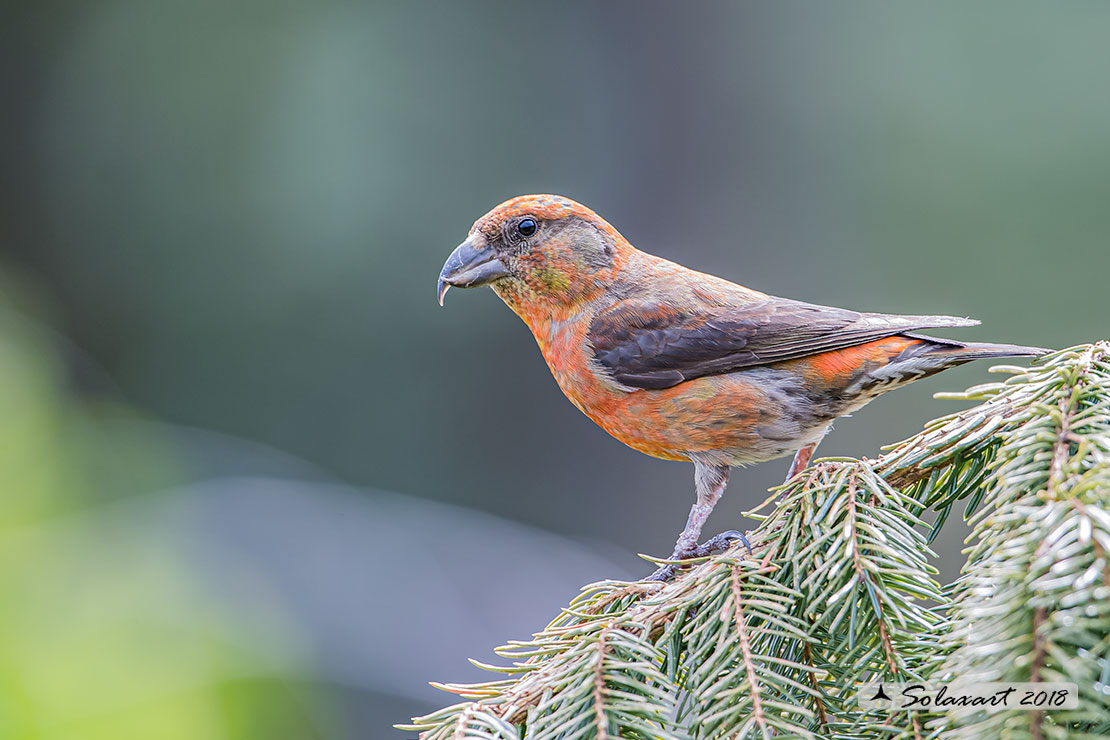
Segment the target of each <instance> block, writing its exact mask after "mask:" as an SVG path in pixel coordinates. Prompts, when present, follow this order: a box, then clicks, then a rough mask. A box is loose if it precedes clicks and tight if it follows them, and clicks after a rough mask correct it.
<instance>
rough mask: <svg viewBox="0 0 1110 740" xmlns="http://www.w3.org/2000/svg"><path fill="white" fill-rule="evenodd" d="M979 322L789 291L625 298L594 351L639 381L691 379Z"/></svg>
mask: <svg viewBox="0 0 1110 740" xmlns="http://www.w3.org/2000/svg"><path fill="white" fill-rule="evenodd" d="M976 323H978V322H977V321H974V320H971V319H962V318H958V317H955V316H893V315H886V314H874V313H858V312H856V311H849V310H847V309H843V308H832V307H829V306H817V305H813V304H810V303H802V302H800V301H791V300H787V299H783V298H770V299H767V300H763V301H758V302H755V303H751V304H748V305H744V306H708V307H704V308H699V309H697V310H694V311H690V310H683V309H680V308H677V307H675V306H671V305H667V304H663V303H656V302H651V301H646V300H637V299H626V300H623V301H620V302H619V303H617V304H616V305H614V306H613V307H612V308H610V309H608V310H606V311H604V312H602V313H601V314H599V315H598V316H597V317H595V318H594V320H593V323H592V324H591V325H590V331H589V339H590V342H591V343H592V345H593V348H594V357H595V359H596V360H597V361H598V362H599V363H600V364H601V365H602V367H604V368H606V369H607V370H609V372H611V373H612V374H613V376H614V378H616V380H617V381H618V382H620V383H622V384H624V385H627V386H629V387H632V388H645V389H647V388H654V389H659V388H670V387H672V386H675V385H678V384H679V383H682V382H683V381H686V380H692V379H693V378H700V377H703V376H706V375H718V374H721V373H728V372H733V371H735V370H740V369H742V368H746V367H753V366H756V365H765V364H768V363H772V362H782V361H784V360H792V359H795V358H798V357H806V356H808V355H814V354H819V353H821V352H829V351H832V350H836V349H843V348H845V347H852V346H855V345H857V344H863V343H865V342H870V341H873V340H876V339H881V338H883V337H888V336H893V335H895V334H902V333H904V332H908V331H914V330H917V329H925V328H932V327H941V326H971V325H974V324H976Z"/></svg>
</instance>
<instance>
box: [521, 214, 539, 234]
mask: <svg viewBox="0 0 1110 740" xmlns="http://www.w3.org/2000/svg"><path fill="white" fill-rule="evenodd" d="M539 227H540V225H539V224H538V223H536V219H534V218H522V219H520V223H518V224H517V225H516V231H517V233H518V234H520V235H521V236H523V237H524V238H525V239H527V238H528V237H530V236H532V234H535V233H536V229H538V228H539Z"/></svg>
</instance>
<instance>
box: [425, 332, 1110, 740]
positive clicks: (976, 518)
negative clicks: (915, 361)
mask: <svg viewBox="0 0 1110 740" xmlns="http://www.w3.org/2000/svg"><path fill="white" fill-rule="evenodd" d="M996 369H1001V370H1003V371H1005V372H1009V373H1011V377H1010V378H1008V379H1007V380H1006V381H1005V382H1000V383H990V384H985V385H981V386H977V387H975V388H972V389H970V390H968V391H967V392H965V393H963V394H952V395H950V396H949V397H955V398H960V399H964V400H975V401H979V402H980V403H979V405H977V406H975V407H972V408H969V409H967V410H965V411H962V412H959V413H957V414H952V415H949V416H946V417H944V418H941V419H937V420H936V421H933V422H930V423H929V424H928V425H927V426H926V428H925V430H924V431H922V432H921V433H920V434H917V435H915V436H914V437H912V438H910V439H908V440H905V441H903V442H901V443H899V444H897V445H894V446H893V447H892V448H891V449H890V450H889V451H887V452H886V453H885V454H884V455H882V456H881V457H879V458H878V459H877V460H866V459H864V460H851V459H825V460H820V461H818V462H817V463H815V464H814V465H812V466H811V467H810V468H808V469H807V470H806V471H804V472H803V473H802V474H801V475H798V476H796V477H795V478H794V479H792V480H791V481H790V482H789V483H788V484H786V485H784V486H782V487H780V488H778V489H776V490H775V491H774V495H773V496H772V498H771V499H769V500H768V501H767V502H766V503H765V504H764V505H763V506H762V507H760V509H764V508H769V511H768V513H766V514H753V515H754V516H756V518H757V519H758V520H759V526H758V527H757V528H756V529H755V530H754V531H753V532H751V533H750V534H749V539H750V541H751V543H752V547H753V553H752V554H751V555H750V556H749V555H748V553H747V552H746V551H745V550H744V549H742V548H740V547H737V548H734V549H732V550H730V551H729V552H726V553H724V554H722V555H719V556H716V557H713V558H708V559H705V560H704V561H703V562H700V563H698V564H696V565H694V566H693V567H691V568H690V569H689V570H687V571H685V572H682V573H680V574H679V575H678V576H677V577H676V578H675V579H674V581H672V582H671V583H667V584H660V583H654V582H638V583H622V582H617V581H604V582H601V583H596V584H592V585H590V586H587V587H586V588H585V589H583V592H582V594H581V595H580V596H579V597H578V598H576V599H575V600H574V601H572V602H571V604H570V605H569V606H568V607H567V608H565V609H564V610H563V612H562V613H561V614H560V615H559V616H558V617H556V619H555V620H554V621H552V623H551V624H549V625H548V626H547V627H546V628H545V629H544V630H542V631H540V632H538V633H536V634H535V635H534V636H533V637H532V639H530V640H524V641H518V642H510V643H509V644H508V645H506V646H505V647H502V648H499V649H498V651H497V652H498V654H499V655H501V656H502V657H503V658H506V659H508V660H510V661H512V663H511V665H508V666H504V667H493V666H486V665H484V664H479V663H475V664H476V665H479V666H480V667H483V668H488V669H490V670H494V671H498V672H500V673H501V674H502V675H503V676H507V677H505V678H501V679H499V680H495V681H490V682H486V683H481V684H467V685H455V684H442V685H440V684H437V685H438V686H439V687H440V688H443V689H444V690H447V691H450V692H452V693H455V694H458V695H459V696H461V697H463V698H464V699H466V701H465V702H463V703H461V704H456V705H454V706H451V707H447V708H445V709H442V710H440V711H438V712H435V713H433V714H430V715H428V716H426V717H422V718H418V719H416V720H414V721H413V724H411V725H406V726H404V727H405V728H406V729H411V730H416V731H419V732H420V733H421V734H422V735H421V736H422V737H423V738H426V739H427V740H447V739H448V738H487V739H489V738H501V739H504V740H508V739H510V738H512V739H513V740H520V739H522V738H532V739H535V740H548V739H551V738H561V739H562V740H579V739H585V738H616V737H630V738H658V739H660V740H680V739H684V740H698V739H706V738H725V737H729V738H771V737H774V738H785V737H794V738H817V737H831V738H839V739H842V740H852V739H857V738H858V739H860V740H862V739H863V738H876V737H883V738H914V739H915V740H922V739H923V738H926V737H928V738H934V737H943V738H993V737H1008V738H1009V737H1012V738H1023V737H1024V738H1052V739H1053V740H1056V739H1057V738H1059V739H1061V740H1078V739H1079V738H1094V737H1101V736H1106V735H1107V734H1110V561H1108V553H1110V343H1107V342H1100V343H1098V344H1094V345H1086V346H1082V347H1077V348H1073V349H1071V350H1065V351H1061V352H1057V353H1055V354H1053V355H1051V356H1049V357H1047V358H1044V359H1043V360H1041V361H1039V362H1038V363H1037V364H1036V365H1035V366H1034V367H1032V368H1030V369H1025V368H1012V367H1005V368H996ZM961 506H962V507H963V515H964V516H965V517H966V518H967V519H968V521H969V522H970V523H971V524H972V527H973V531H972V535H971V537H970V538H969V547H968V549H967V550H966V554H967V562H966V565H965V566H964V569H963V574H962V575H961V577H960V578H959V579H958V580H957V582H956V583H954V584H952V586H951V587H949V588H947V589H942V588H941V587H940V585H939V584H938V583H937V582H936V580H935V574H936V571H935V569H934V568H933V567H932V566H931V565H930V563H929V560H930V558H932V557H934V555H933V553H932V552H931V551H930V550H929V542H930V541H931V539H932V538H933V537H935V535H936V533H937V532H938V531H939V529H940V527H941V526H943V524H944V521H945V520H946V518H947V517H948V515H949V514H950V513H951V512H952V511H954V510H957V508H958V507H961ZM929 512H932V513H934V514H935V515H936V521H935V523H934V524H933V525H932V527H930V526H928V525H927V524H926V523H925V522H924V521H923V519H922V517H923V516H924V515H925V514H927V513H929ZM509 585H510V586H511V584H509ZM955 678H959V679H961V680H967V679H976V680H983V681H988V680H990V681H1070V682H1074V683H1077V684H1078V685H1079V687H1080V705H1079V708H1078V709H1074V710H1059V709H1053V708H1049V707H1045V708H1043V709H1041V710H1040V711H1032V712H1030V711H1021V712H1019V711H1000V712H996V713H993V714H988V713H986V712H984V711H981V710H975V709H971V708H957V709H944V710H942V711H939V712H937V711H934V712H933V713H931V714H924V713H905V712H902V713H896V714H888V713H882V712H876V711H862V710H861V709H860V708H859V706H858V704H857V701H856V696H855V694H856V687H857V686H858V685H859V684H860V683H862V682H866V681H871V680H876V679H880V680H886V681H919V680H952V679H955Z"/></svg>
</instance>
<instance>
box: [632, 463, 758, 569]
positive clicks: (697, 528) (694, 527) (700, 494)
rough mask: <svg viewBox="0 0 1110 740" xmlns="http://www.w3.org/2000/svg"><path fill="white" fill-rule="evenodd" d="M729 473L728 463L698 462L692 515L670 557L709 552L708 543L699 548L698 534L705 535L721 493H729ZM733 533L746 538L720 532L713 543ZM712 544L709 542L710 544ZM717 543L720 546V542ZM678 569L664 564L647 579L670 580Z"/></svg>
mask: <svg viewBox="0 0 1110 740" xmlns="http://www.w3.org/2000/svg"><path fill="white" fill-rule="evenodd" d="M728 473H729V467H728V466H727V465H712V464H708V463H703V462H701V461H699V460H695V461H694V490H695V491H696V493H697V500H695V501H694V505H693V506H691V507H690V515H689V516H688V517H687V518H686V527H685V528H684V529H683V530H682V534H680V535H679V536H678V540H677V541H676V542H675V543H674V552H672V553H671V557H670V558H669V559H670V560H685V559H686V558H690V557H704V556H705V555H707V554H709V553H708V552H707V551H705V546H703V547H698V537H700V536H701V530H702V527H704V526H705V520H706V519H708V518H709V515H710V514H712V513H713V507H714V506H716V505H717V502H718V501H720V500H721V494H723V493H724V492H725V486H726V485H727V484H728ZM729 534H736V535H738V536H739V537H741V538H743V535H741V534H740V533H739V532H726V533H724V534H721V535H717V537H714V538H713V540H711V542H714V541H716V540H719V539H721V538H722V537H725V536H726V535H729ZM745 541H746V540H745ZM709 544H710V543H708V542H707V543H706V545H709ZM715 544H717V545H718V546H719V543H715ZM675 572H676V567H675V566H673V565H664V566H662V567H661V568H659V569H658V570H656V571H655V572H654V573H652V574H651V575H650V576H648V579H647V580H649V581H666V580H669V579H670V578H671V577H673V576H674V574H675Z"/></svg>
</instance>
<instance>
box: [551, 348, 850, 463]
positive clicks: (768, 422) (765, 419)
mask: <svg viewBox="0 0 1110 740" xmlns="http://www.w3.org/2000/svg"><path fill="white" fill-rule="evenodd" d="M775 375H776V374H775V373H773V372H772V373H768V372H767V371H766V370H763V369H761V370H750V371H744V372H737V373H731V374H727V375H716V376H710V377H703V378H697V379H695V380H691V381H687V382H685V383H681V384H679V385H677V386H675V387H673V388H667V389H663V390H637V391H632V392H627V391H612V390H605V389H600V388H593V389H588V390H587V389H583V388H581V387H576V384H574V383H569V384H567V385H564V384H563V383H562V382H560V385H562V386H563V390H564V392H565V393H566V395H567V396H568V397H569V398H570V399H571V401H572V402H574V404H575V405H576V406H578V408H580V409H581V410H582V411H583V412H584V413H585V414H586V415H587V416H589V417H590V418H591V419H593V420H594V421H595V422H596V423H597V424H598V425H599V426H601V427H602V428H603V429H605V431H607V432H609V434H611V435H613V436H614V437H616V438H617V439H619V440H620V441H621V442H624V443H625V444H626V445H628V446H629V447H632V448H633V449H636V450H639V451H640V452H643V453H645V454H648V455H651V456H653V457H660V458H663V459H667V460H688V459H690V458H692V457H695V456H697V457H700V458H702V459H708V460H710V461H712V462H716V463H719V464H724V465H747V464H752V463H757V462H763V461H765V460H771V459H774V458H777V457H782V456H783V455H788V454H790V453H792V452H794V451H795V450H798V449H799V448H801V447H803V446H805V445H807V444H809V443H810V442H815V441H817V440H819V439H820V438H821V437H822V436H823V435H824V433H825V430H826V429H827V428H828V425H829V422H830V421H831V418H832V417H830V416H828V415H827V414H824V413H820V412H819V411H818V410H817V409H815V407H814V405H813V404H812V403H811V402H809V401H808V399H804V398H802V397H801V395H799V393H794V392H791V388H790V386H792V385H793V384H794V383H793V379H792V378H790V377H789V376H783V377H775ZM556 377H558V375H556ZM568 385H569V386H570V388H569V389H568ZM583 390H586V392H583Z"/></svg>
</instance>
